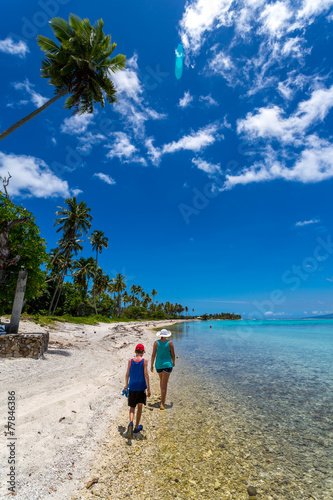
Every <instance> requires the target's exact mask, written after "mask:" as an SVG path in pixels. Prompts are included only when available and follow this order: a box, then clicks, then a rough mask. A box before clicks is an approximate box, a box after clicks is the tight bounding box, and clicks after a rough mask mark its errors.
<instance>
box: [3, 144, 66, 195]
mask: <svg viewBox="0 0 333 500" xmlns="http://www.w3.org/2000/svg"><path fill="white" fill-rule="evenodd" d="M8 172H9V173H10V174H11V176H12V178H11V179H10V183H9V186H8V191H9V193H10V194H11V195H12V196H23V197H29V198H31V197H36V198H51V197H56V196H62V197H64V198H66V197H68V196H69V195H70V190H69V187H68V183H67V182H66V181H63V180H61V179H60V178H59V177H57V176H56V175H55V174H54V173H53V172H52V171H51V170H50V168H49V167H48V166H47V165H46V163H45V162H44V161H43V160H41V159H39V158H35V157H34V156H26V155H15V154H7V155H6V154H4V153H1V152H0V175H1V176H2V177H4V176H7V175H8Z"/></svg>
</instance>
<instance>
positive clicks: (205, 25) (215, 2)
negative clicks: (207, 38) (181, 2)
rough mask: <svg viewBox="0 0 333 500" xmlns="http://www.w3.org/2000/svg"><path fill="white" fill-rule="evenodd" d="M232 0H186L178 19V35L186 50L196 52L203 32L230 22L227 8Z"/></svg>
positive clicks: (202, 38) (202, 40) (202, 39)
mask: <svg viewBox="0 0 333 500" xmlns="http://www.w3.org/2000/svg"><path fill="white" fill-rule="evenodd" d="M232 3H233V0H209V2H207V0H195V1H194V2H192V3H189V2H187V3H186V7H185V12H184V14H183V17H182V19H181V21H180V36H181V39H182V44H183V46H184V48H185V49H186V50H187V51H190V50H191V51H192V52H193V53H198V52H199V50H200V48H201V45H202V43H203V42H204V34H205V32H207V31H212V30H213V29H215V28H217V27H219V26H223V25H224V26H227V25H229V24H230V22H231V20H230V14H229V8H230V6H231V5H232Z"/></svg>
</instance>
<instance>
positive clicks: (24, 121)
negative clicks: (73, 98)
mask: <svg viewBox="0 0 333 500" xmlns="http://www.w3.org/2000/svg"><path fill="white" fill-rule="evenodd" d="M65 94H67V90H64V91H63V92H60V94H57V95H56V96H54V97H52V99H50V100H49V101H47V102H46V103H45V104H43V106H41V107H40V108H38V109H35V111H33V112H32V113H30V115H28V116H26V117H25V118H22V120H19V121H18V122H16V123H14V125H12V126H11V127H9V128H7V129H6V130H4V131H3V132H1V134H0V141H2V139H5V137H7V135H9V134H11V133H12V132H14V131H15V130H16V129H18V128H19V127H21V125H24V124H25V123H27V122H28V121H29V120H31V118H34V117H35V116H37V115H39V113H41V112H42V111H44V109H46V108H48V107H49V106H50V105H51V104H53V103H54V102H55V101H57V100H58V99H60V97H63V96H64V95H65Z"/></svg>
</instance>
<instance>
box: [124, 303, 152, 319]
mask: <svg viewBox="0 0 333 500" xmlns="http://www.w3.org/2000/svg"><path fill="white" fill-rule="evenodd" d="M122 316H124V317H125V318H133V319H146V318H147V317H148V311H147V309H146V308H145V307H142V306H141V307H139V306H129V307H127V308H126V309H124V311H123V313H122Z"/></svg>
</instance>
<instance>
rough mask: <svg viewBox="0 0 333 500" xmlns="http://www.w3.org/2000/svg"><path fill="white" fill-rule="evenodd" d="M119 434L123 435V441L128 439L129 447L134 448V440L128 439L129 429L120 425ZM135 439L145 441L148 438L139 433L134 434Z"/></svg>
mask: <svg viewBox="0 0 333 500" xmlns="http://www.w3.org/2000/svg"><path fill="white" fill-rule="evenodd" d="M118 432H119V434H120V435H121V437H122V438H123V439H126V440H127V441H126V444H127V445H128V446H132V439H128V437H127V435H126V434H127V429H126V427H124V426H123V425H118ZM133 439H135V440H139V441H143V440H146V439H147V438H146V436H144V435H143V434H142V433H141V432H138V433H137V434H133Z"/></svg>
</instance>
